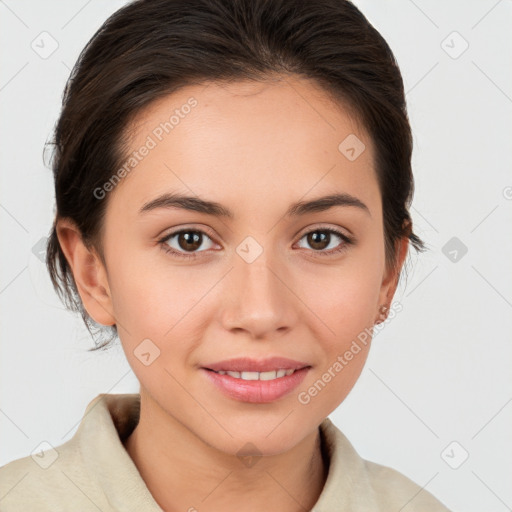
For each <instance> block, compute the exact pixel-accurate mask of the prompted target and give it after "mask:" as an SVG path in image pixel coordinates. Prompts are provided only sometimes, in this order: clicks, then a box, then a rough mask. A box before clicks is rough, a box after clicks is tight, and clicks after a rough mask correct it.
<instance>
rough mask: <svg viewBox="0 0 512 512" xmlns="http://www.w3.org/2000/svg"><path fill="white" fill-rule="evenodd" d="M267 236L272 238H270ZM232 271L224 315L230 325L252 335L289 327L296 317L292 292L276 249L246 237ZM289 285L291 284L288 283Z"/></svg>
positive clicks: (240, 246)
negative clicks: (227, 309) (268, 247)
mask: <svg viewBox="0 0 512 512" xmlns="http://www.w3.org/2000/svg"><path fill="white" fill-rule="evenodd" d="M267 239H270V238H269V237H267ZM236 252H237V254H235V255H234V263H233V269H232V271H231V272H230V278H229V279H230V285H229V286H230V291H229V292H228V293H229V296H230V297H229V300H228V301H227V303H226V307H227V308H229V312H228V311H225V315H226V316H225V318H229V322H228V325H226V327H228V328H242V329H246V330H248V331H251V334H252V335H253V336H263V335H265V331H270V330H275V329H278V328H283V327H285V326H286V327H289V325H290V322H291V321H292V317H293V313H292V311H293V302H292V300H291V299H292V294H291V292H290V290H289V289H288V287H287V286H286V285H285V284H284V283H285V282H286V277H285V276H283V275H281V274H282V273H283V272H282V269H283V268H284V267H283V266H282V265H280V264H279V262H278V258H277V256H276V255H275V252H274V251H273V250H270V249H266V248H264V247H262V246H261V245H260V244H259V243H257V242H256V241H255V240H254V239H252V240H251V239H250V237H248V239H246V240H244V241H243V242H242V243H241V244H240V245H239V246H238V247H237V249H236ZM288 286H290V285H288Z"/></svg>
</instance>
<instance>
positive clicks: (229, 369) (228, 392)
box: [201, 356, 312, 403]
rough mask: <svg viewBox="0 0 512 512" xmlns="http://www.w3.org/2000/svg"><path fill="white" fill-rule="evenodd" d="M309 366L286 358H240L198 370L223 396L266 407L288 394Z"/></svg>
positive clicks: (300, 380)
mask: <svg viewBox="0 0 512 512" xmlns="http://www.w3.org/2000/svg"><path fill="white" fill-rule="evenodd" d="M311 368H312V366H311V365H310V364H308V363H304V362H301V361H295V360H293V359H289V358H286V357H279V356H276V357H267V358H266V359H252V358H248V357H239V358H236V359H226V360H224V361H219V362H216V363H210V364H207V365H205V366H202V367H201V370H202V372H203V374H204V375H205V376H206V377H207V381H209V382H210V383H212V384H213V385H214V388H215V389H217V390H219V391H220V392H221V393H222V394H223V395H225V396H227V397H229V398H231V399H234V400H237V401H242V402H250V403H269V402H274V401H276V400H279V399H280V398H283V397H285V396H286V395H288V394H290V393H291V392H292V391H293V390H294V389H296V388H297V387H298V386H299V385H300V384H301V383H302V382H303V380H304V379H305V378H306V375H307V374H308V372H309V371H310V370H311Z"/></svg>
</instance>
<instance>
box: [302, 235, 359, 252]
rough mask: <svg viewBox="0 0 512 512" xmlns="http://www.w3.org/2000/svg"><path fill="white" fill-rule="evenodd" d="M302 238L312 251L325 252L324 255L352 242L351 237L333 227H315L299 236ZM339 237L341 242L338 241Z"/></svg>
mask: <svg viewBox="0 0 512 512" xmlns="http://www.w3.org/2000/svg"><path fill="white" fill-rule="evenodd" d="M302 239H306V242H307V245H308V246H309V247H310V248H312V250H313V251H314V252H318V253H320V254H325V255H326V256H328V255H331V254H334V253H338V252H341V251H343V250H345V249H346V248H347V246H348V245H350V244H352V243H353V240H352V239H351V238H349V237H348V236H347V235H344V234H343V233H341V232H339V231H337V230H335V229H315V230H314V231H309V232H308V233H306V234H304V235H303V236H302V237H301V240H302ZM336 239H338V241H336ZM340 239H341V243H340V242H339V240H340ZM306 248H307V247H306Z"/></svg>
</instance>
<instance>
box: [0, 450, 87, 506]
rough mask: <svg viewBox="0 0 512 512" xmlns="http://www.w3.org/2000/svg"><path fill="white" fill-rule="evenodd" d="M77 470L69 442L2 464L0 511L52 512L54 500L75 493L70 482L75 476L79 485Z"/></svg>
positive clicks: (78, 467)
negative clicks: (33, 511)
mask: <svg viewBox="0 0 512 512" xmlns="http://www.w3.org/2000/svg"><path fill="white" fill-rule="evenodd" d="M80 466H81V465H80V456H79V453H78V451H77V450H76V447H75V446H74V443H72V442H70V441H68V442H66V443H64V444H62V445H60V446H57V447H51V448H49V449H48V450H45V451H41V452H39V453H37V452H36V453H34V454H32V455H28V456H26V457H22V458H19V459H16V460H13V461H11V462H9V463H8V464H5V465H4V466H2V467H0V510H2V512H15V511H16V512H17V511H22V510H37V511H41V512H46V511H47V510H48V511H50V510H56V508H55V505H56V497H58V496H61V497H62V496H73V495H74V494H75V493H77V492H79V490H78V489H77V487H76V486H75V485H74V481H75V480H76V478H77V476H78V477H79V478H80V477H82V478H81V480H82V481H83V474H81V473H82V472H81V468H80ZM35 505H37V508H35Z"/></svg>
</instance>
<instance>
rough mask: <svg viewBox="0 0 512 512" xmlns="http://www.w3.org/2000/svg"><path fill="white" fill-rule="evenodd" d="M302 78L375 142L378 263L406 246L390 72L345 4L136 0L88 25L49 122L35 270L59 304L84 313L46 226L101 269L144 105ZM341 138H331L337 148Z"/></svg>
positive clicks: (407, 182)
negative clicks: (121, 171) (216, 88)
mask: <svg viewBox="0 0 512 512" xmlns="http://www.w3.org/2000/svg"><path fill="white" fill-rule="evenodd" d="M276 74H282V75H290V74H293V75H296V76H299V77H303V78H309V79H314V80H316V81H317V83H318V84H319V85H320V86H321V87H322V88H323V90H324V91H325V92H326V94H328V95H329V96H330V97H332V98H334V99H335V100H336V101H338V102H339V103H340V104H341V103H342V104H343V105H344V106H345V108H349V109H350V112H351V113H352V114H353V115H354V118H355V119H357V120H358V121H360V122H361V123H362V125H363V126H364V127H365V128H366V131H367V132H368V133H369V134H370V136H371V138H372V141H373V143H374V146H375V167H376V171H377V178H378V184H379V188H380V191H381V195H382V204H383V222H384V237H385V251H386V263H387V265H388V267H391V266H393V265H395V264H396V257H397V252H396V246H395V244H396V242H397V241H398V240H399V239H400V238H402V237H404V236H406V237H408V238H409V240H410V242H411V243H412V245H413V246H414V247H415V249H416V250H418V251H422V250H424V248H425V247H424V243H423V242H422V240H421V239H420V238H419V237H418V236H416V235H415V234H414V233H413V232H412V221H411V218H410V215H409V206H410V203H411V201H412V196H413V191H414V182H413V175H412V169H411V154H412V133H411V128H410V125H409V120H408V115H407V110H406V102H405V94H404V86H403V81H402V76H401V74H400V70H399V68H398V65H397V62H396V60H395V58H394V55H393V53H392V51H391V49H390V48H389V46H388V44H387V43H386V41H385V40H384V39H383V38H382V36H381V35H380V34H379V32H378V31H377V30H376V29H375V28H374V27H373V26H372V25H371V24H370V23H369V22H368V20H367V19H366V18H365V17H364V15H363V14H362V13H361V12H360V11H359V10H358V9H357V7H355V6H354V5H353V4H352V3H351V2H350V1H348V0H315V1H308V0H138V1H134V2H131V3H129V4H127V5H126V6H124V7H123V8H121V9H120V10H118V11H117V12H115V13H114V14H113V15H112V16H110V18H108V19H107V20H106V21H105V23H104V24H103V25H102V26H101V27H100V28H99V29H98V31H97V32H96V33H95V34H94V36H93V37H92V38H91V40H90V41H89V42H88V43H87V45H86V46H85V48H84V49H83V50H82V52H81V53H80V56H79V58H78V60H77V62H76V64H75V66H74V68H73V70H72V72H71V75H70V77H69V79H68V82H67V84H66V87H65V89H64V93H63V98H62V111H61V113H60V117H59V119H58V122H57V124H56V127H55V132H54V139H53V140H52V141H51V142H50V143H49V144H51V145H53V146H54V148H53V149H54V151H53V154H52V164H51V165H52V169H53V173H54V180H55V197H56V216H55V222H54V224H53V227H52V229H51V232H50V236H49V240H48V248H47V256H46V264H47V267H48V270H49V273H50V277H51V280H52V283H53V286H54V287H55V290H56V291H57V293H58V295H59V296H60V298H61V299H62V300H63V302H64V303H65V305H66V306H67V307H68V308H70V309H72V310H74V311H78V312H80V313H81V315H82V318H83V320H84V322H85V324H86V326H87V328H88V330H89V332H90V333H91V335H92V334H93V332H92V330H91V329H98V328H99V331H100V333H101V334H105V331H110V334H111V336H110V339H108V340H107V341H106V342H105V343H104V344H103V345H101V346H98V345H97V346H96V347H95V348H93V349H90V350H96V349H98V348H103V347H106V346H108V345H109V344H110V342H111V341H112V339H113V338H114V337H115V336H116V335H117V329H116V326H115V325H114V326H111V327H109V328H105V327H103V326H99V325H98V324H97V323H96V322H94V320H93V319H92V318H91V317H90V316H89V315H88V313H87V311H86V310H85V308H84V307H83V304H82V301H81V299H80V295H79V294H78V292H77V288H76V284H75V281H74V278H73V274H72V271H71V269H70V267H69V265H68V262H67V260H66V258H65V256H64V253H63V252H62V249H61V247H60V244H59V241H58V238H57V234H56V222H57V220H58V219H59V218H68V219H71V220H72V221H74V223H75V224H76V226H77V227H78V228H79V230H80V232H81V234H82V237H83V241H84V243H85V244H86V245H87V246H88V247H89V248H93V249H94V250H96V252H97V254H98V255H99V257H100V258H101V260H102V261H103V263H105V261H104V257H103V252H102V246H101V236H100V235H101V228H102V225H103V220H104V215H105V209H106V205H107V200H108V197H107V198H105V199H103V200H100V199H98V198H97V196H96V195H95V194H94V190H96V189H97V188H98V187H102V185H104V183H105V182H107V181H108V180H109V178H111V176H112V175H113V173H114V171H115V170H116V169H118V168H119V166H120V165H121V163H122V162H123V160H124V158H123V156H124V155H123V149H124V143H125V142H126V139H125V136H126V133H125V132H126V128H127V126H128V125H129V123H130V121H132V120H133V119H134V118H135V116H136V115H137V114H138V113H139V112H141V110H142V109H144V108H145V107H147V106H148V105H149V104H150V103H152V102H154V101H155V100H157V99H159V98H161V97H163V96H165V95H168V94H171V93H173V92H175V91H177V90H178V89H180V88H183V87H185V86H187V85H196V84H202V83H205V82H207V81H222V80H227V81H236V80H248V79H249V80H265V79H268V78H269V77H270V76H273V75H276ZM340 142H341V141H340Z"/></svg>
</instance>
